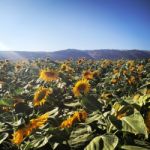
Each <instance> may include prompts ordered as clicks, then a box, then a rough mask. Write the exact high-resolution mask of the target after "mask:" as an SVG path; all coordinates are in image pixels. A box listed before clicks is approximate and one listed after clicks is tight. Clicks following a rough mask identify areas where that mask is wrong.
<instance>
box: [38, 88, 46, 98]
mask: <svg viewBox="0 0 150 150" xmlns="http://www.w3.org/2000/svg"><path fill="white" fill-rule="evenodd" d="M45 95H46V91H45V90H43V91H41V92H40V93H39V94H38V100H42V99H43V98H44V97H45Z"/></svg>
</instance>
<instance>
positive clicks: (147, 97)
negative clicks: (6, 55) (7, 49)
mask: <svg viewBox="0 0 150 150" xmlns="http://www.w3.org/2000/svg"><path fill="white" fill-rule="evenodd" d="M70 149H72V150H82V149H84V150H100V149H102V150H114V149H124V150H131V149H132V150H138V149H141V150H148V149H150V59H144V60H87V59H86V58H79V59H78V60H72V59H68V60H65V61H52V60H50V59H49V58H46V59H36V60H21V61H18V62H12V61H9V60H1V61H0V150H70Z"/></svg>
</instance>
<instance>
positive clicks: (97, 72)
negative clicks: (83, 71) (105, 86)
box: [93, 70, 100, 78]
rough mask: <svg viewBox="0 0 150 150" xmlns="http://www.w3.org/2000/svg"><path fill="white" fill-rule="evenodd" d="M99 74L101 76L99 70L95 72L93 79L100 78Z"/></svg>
mask: <svg viewBox="0 0 150 150" xmlns="http://www.w3.org/2000/svg"><path fill="white" fill-rule="evenodd" d="M99 74H100V73H99V71H98V70H95V71H93V77H94V78H96V77H98V76H99Z"/></svg>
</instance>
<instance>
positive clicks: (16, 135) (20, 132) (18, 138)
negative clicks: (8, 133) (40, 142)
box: [12, 129, 24, 144]
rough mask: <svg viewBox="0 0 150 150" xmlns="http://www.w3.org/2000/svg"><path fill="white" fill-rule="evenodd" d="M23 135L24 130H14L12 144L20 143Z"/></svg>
mask: <svg viewBox="0 0 150 150" xmlns="http://www.w3.org/2000/svg"><path fill="white" fill-rule="evenodd" d="M23 135H24V130H23V129H19V130H17V131H16V132H14V134H13V135H12V136H13V139H12V143H14V144H20V143H21V142H22V141H23Z"/></svg>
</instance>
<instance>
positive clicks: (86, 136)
mask: <svg viewBox="0 0 150 150" xmlns="http://www.w3.org/2000/svg"><path fill="white" fill-rule="evenodd" d="M92 138H93V134H92V131H91V127H90V126H83V127H78V128H75V129H74V130H73V131H72V132H71V135H70V139H69V140H68V143H69V145H70V147H71V148H75V149H80V148H81V147H84V146H85V145H86V144H87V143H88V142H89V141H90V140H91V139H92Z"/></svg>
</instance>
